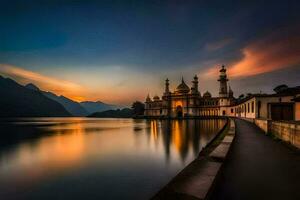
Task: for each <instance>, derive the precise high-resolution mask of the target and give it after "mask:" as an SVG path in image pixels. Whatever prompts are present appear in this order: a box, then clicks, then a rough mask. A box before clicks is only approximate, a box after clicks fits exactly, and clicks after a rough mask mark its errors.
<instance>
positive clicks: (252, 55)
mask: <svg viewBox="0 0 300 200" xmlns="http://www.w3.org/2000/svg"><path fill="white" fill-rule="evenodd" d="M242 52H243V58H242V59H241V60H240V61H238V62H237V63H234V64H233V66H232V67H230V68H229V70H228V73H229V75H230V76H231V77H244V76H253V75H257V74H262V73H267V72H271V71H275V70H279V69H283V68H287V67H291V66H295V65H296V64H299V65H300V56H299V52H300V37H299V36H295V37H290V38H283V39H281V40H279V41H272V40H263V41H259V42H256V43H254V44H251V45H249V46H247V47H245V48H244V49H243V50H242Z"/></svg>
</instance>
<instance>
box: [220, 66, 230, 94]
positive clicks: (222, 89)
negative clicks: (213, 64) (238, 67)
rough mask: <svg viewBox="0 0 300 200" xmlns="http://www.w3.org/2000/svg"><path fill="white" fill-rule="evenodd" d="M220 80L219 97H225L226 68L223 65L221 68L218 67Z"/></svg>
mask: <svg viewBox="0 0 300 200" xmlns="http://www.w3.org/2000/svg"><path fill="white" fill-rule="evenodd" d="M218 81H219V82H220V90H219V97H227V96H228V93H227V81H228V79H227V75H226V69H225V66H224V65H223V66H222V69H220V76H219V80H218Z"/></svg>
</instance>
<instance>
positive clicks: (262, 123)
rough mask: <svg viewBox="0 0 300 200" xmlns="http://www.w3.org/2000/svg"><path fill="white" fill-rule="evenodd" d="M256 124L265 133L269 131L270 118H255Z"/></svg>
mask: <svg viewBox="0 0 300 200" xmlns="http://www.w3.org/2000/svg"><path fill="white" fill-rule="evenodd" d="M254 124H256V126H258V127H259V128H260V129H262V130H263V131H264V132H265V133H268V132H269V131H270V130H269V125H270V120H266V119H255V120H254Z"/></svg>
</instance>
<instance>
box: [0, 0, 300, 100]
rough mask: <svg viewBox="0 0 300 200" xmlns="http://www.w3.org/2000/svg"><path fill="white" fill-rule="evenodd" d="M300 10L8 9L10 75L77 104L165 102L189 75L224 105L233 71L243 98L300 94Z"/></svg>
mask: <svg viewBox="0 0 300 200" xmlns="http://www.w3.org/2000/svg"><path fill="white" fill-rule="evenodd" d="M299 9H300V4H299V3H297V1H92V0H85V1H83V0H82V1H79V0H78V1H71V0H65V1H64V0H61V1H58V0H40V1H30V0H27V1H25V0H23V1H21V0H19V1H17V0H10V1H3V3H2V6H1V8H0V26H1V29H0V38H1V40H0V63H1V64H2V65H0V73H1V74H3V75H4V76H10V77H13V78H15V79H17V80H18V81H20V82H21V83H27V82H34V83H36V84H37V85H39V86H40V87H41V88H42V89H45V90H51V91H54V92H57V93H61V94H63V95H65V96H68V97H71V98H73V99H75V100H87V99H91V100H103V101H108V102H111V103H118V104H124V105H128V104H130V102H132V101H133V100H135V99H139V100H143V98H144V96H146V95H147V93H150V94H151V95H155V94H161V93H162V90H163V83H164V79H165V78H166V77H169V79H171V88H173V89H174V88H175V87H176V86H177V84H178V83H179V81H180V78H181V76H182V75H183V76H184V77H185V80H186V82H187V83H190V80H191V79H192V77H193V75H194V74H198V76H199V78H200V90H201V91H202V92H205V91H206V90H209V91H210V92H212V93H213V94H214V95H217V92H218V83H217V82H216V79H217V73H216V70H217V68H218V67H219V66H220V65H222V64H225V65H226V66H227V67H228V71H229V75H231V77H230V79H231V81H230V82H231V83H230V84H231V86H232V88H233V90H234V91H235V93H236V95H239V94H241V93H245V92H259V91H260V90H261V91H263V92H271V91H272V88H273V87H274V86H276V85H278V84H281V83H286V84H289V85H291V86H293V85H300V82H299V80H300V75H299V74H300V73H299V72H300V58H299V52H300V51H299V50H300V47H299V46H300V40H299V37H300V36H299V35H300V34H299V33H300V32H299V30H300V27H299V24H300V23H299V21H300V13H299ZM1 68H2V71H1ZM16 69H19V71H18V73H16ZM25 72H26V73H25ZM28 73H29V75H28ZM30 73H32V74H34V76H33V75H32V74H31V75H30ZM37 77H40V78H37ZM41 77H47V78H48V79H47V78H41ZM43 80H44V81H43ZM46 80H48V82H47V81H46ZM50 80H52V81H50ZM49 81H50V82H49ZM54 82H58V83H57V84H53V83H54ZM59 83H65V84H59ZM70 84H71V85H72V87H71V88H69V86H70ZM74 85H76V87H73V86H74ZM57 88H59V89H57ZM74 88H76V89H74Z"/></svg>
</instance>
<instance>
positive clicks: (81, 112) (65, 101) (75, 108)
mask: <svg viewBox="0 0 300 200" xmlns="http://www.w3.org/2000/svg"><path fill="white" fill-rule="evenodd" d="M42 93H43V94H44V95H45V96H46V97H48V98H50V99H52V100H54V101H57V102H58V103H60V104H61V105H63V106H64V107H65V109H66V110H67V111H68V112H70V113H71V114H72V115H73V116H87V115H88V112H87V111H86V110H85V109H84V108H83V107H82V106H81V105H80V103H78V102H76V101H73V100H71V99H69V98H67V97H64V96H57V95H56V94H54V93H52V92H45V91H43V92H42Z"/></svg>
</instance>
